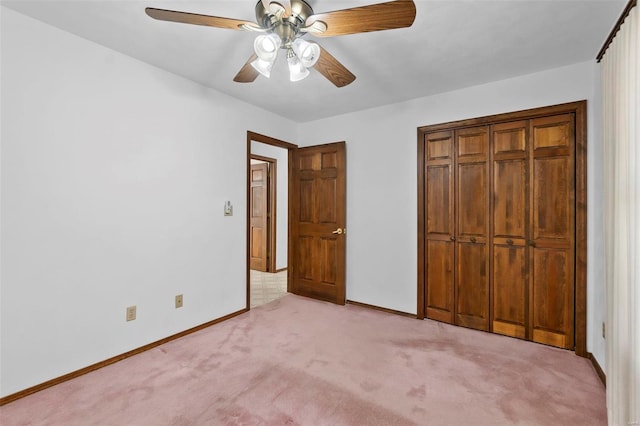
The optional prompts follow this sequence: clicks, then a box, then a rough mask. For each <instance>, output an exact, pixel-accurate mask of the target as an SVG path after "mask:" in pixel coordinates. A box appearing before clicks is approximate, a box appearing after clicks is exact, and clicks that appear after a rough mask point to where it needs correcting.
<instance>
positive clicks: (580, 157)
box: [417, 100, 588, 358]
mask: <svg viewBox="0 0 640 426" xmlns="http://www.w3.org/2000/svg"><path fill="white" fill-rule="evenodd" d="M563 113H574V114H575V171H576V179H575V215H576V216H575V229H576V235H575V305H574V314H575V324H574V337H575V342H574V343H575V353H576V355H579V356H581V357H585V358H586V357H587V353H588V352H587V101H586V100H581V101H576V102H568V103H564V104H559V105H552V106H546V107H539V108H531V109H526V110H521V111H514V112H508V113H503V114H495V115H489V116H484V117H477V118H470V119H466V120H459V121H452V122H448V123H440V124H433V125H428V126H422V127H418V132H417V136H418V138H417V139H418V140H417V142H418V143H417V154H418V158H417V160H418V173H417V175H418V185H417V186H418V194H417V196H418V218H417V219H418V220H417V221H418V235H417V242H418V247H417V251H418V256H417V258H418V268H417V269H418V283H417V284H418V285H417V294H418V300H417V302H418V306H417V313H418V314H417V318H418V319H424V318H425V306H424V305H425V290H426V288H425V278H426V277H425V274H426V271H425V238H424V233H425V229H426V223H425V199H424V190H425V173H424V168H425V164H424V154H425V152H424V135H425V134H426V133H427V132H434V131H439V130H445V129H449V128H451V127H472V126H480V125H484V124H489V123H496V122H505V121H515V120H522V119H532V118H536V117H543V116H546V115H555V114H563Z"/></svg>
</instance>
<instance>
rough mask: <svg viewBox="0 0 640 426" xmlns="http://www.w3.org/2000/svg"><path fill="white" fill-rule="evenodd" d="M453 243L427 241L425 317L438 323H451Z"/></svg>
mask: <svg viewBox="0 0 640 426" xmlns="http://www.w3.org/2000/svg"><path fill="white" fill-rule="evenodd" d="M453 254H454V253H453V243H452V242H450V241H449V242H447V241H427V247H426V255H427V259H428V262H429V267H428V268H427V283H429V285H427V288H426V292H427V294H426V299H427V300H426V315H427V318H431V319H434V320H438V321H443V322H448V323H453V271H454V267H453Z"/></svg>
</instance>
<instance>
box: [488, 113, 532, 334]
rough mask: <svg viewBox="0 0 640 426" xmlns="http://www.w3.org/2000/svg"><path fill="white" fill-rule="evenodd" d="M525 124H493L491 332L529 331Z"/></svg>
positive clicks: (526, 122) (527, 155) (527, 198)
mask: <svg viewBox="0 0 640 426" xmlns="http://www.w3.org/2000/svg"><path fill="white" fill-rule="evenodd" d="M528 124H529V123H528V121H526V120H525V121H516V122H510V123H501V124H496V125H494V126H492V135H493V150H492V151H493V163H492V165H493V214H492V234H493V237H492V243H493V244H492V248H493V263H492V265H493V268H492V271H491V294H492V305H491V306H492V312H491V317H492V328H493V332H494V333H499V334H504V335H507V336H512V337H518V338H521V339H525V338H527V337H528V336H529V335H530V334H531V332H530V330H529V329H528V324H529V321H528V314H529V305H528V304H529V294H528V290H529V287H528V286H529V272H528V271H529V269H528V268H529V259H528V246H527V238H528V229H529V196H528V194H529V192H528V191H529V190H528V181H529V174H528V170H529V153H528V142H527V134H528Z"/></svg>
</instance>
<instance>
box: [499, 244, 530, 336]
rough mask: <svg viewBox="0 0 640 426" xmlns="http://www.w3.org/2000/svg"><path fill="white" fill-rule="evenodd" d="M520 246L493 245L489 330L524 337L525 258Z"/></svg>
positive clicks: (526, 298)
mask: <svg viewBox="0 0 640 426" xmlns="http://www.w3.org/2000/svg"><path fill="white" fill-rule="evenodd" d="M525 253H526V248H525V246H524V245H523V244H522V242H521V244H520V245H506V244H495V243H494V246H493V331H494V333H499V334H505V335H507V336H513V337H519V338H521V339H524V338H525V337H526V332H527V330H526V324H527V322H526V318H527V309H526V308H527V305H526V303H527V300H528V297H527V292H526V291H527V289H526V279H525V277H526V276H527V275H528V274H527V258H526V254H525Z"/></svg>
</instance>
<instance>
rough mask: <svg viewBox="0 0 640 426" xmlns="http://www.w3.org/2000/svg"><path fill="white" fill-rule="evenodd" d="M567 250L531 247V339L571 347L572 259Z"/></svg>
mask: <svg viewBox="0 0 640 426" xmlns="http://www.w3.org/2000/svg"><path fill="white" fill-rule="evenodd" d="M569 252H570V250H568V249H539V248H535V249H534V250H533V253H534V254H533V265H534V268H533V300H532V302H533V303H532V304H531V305H532V309H533V341H534V342H539V343H545V344H548V345H553V346H558V347H561V348H570V347H572V346H573V339H572V336H573V334H571V335H569V333H568V330H572V329H573V309H572V305H573V288H572V287H573V286H572V285H571V278H572V271H571V270H572V268H573V265H572V259H570V254H569Z"/></svg>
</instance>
